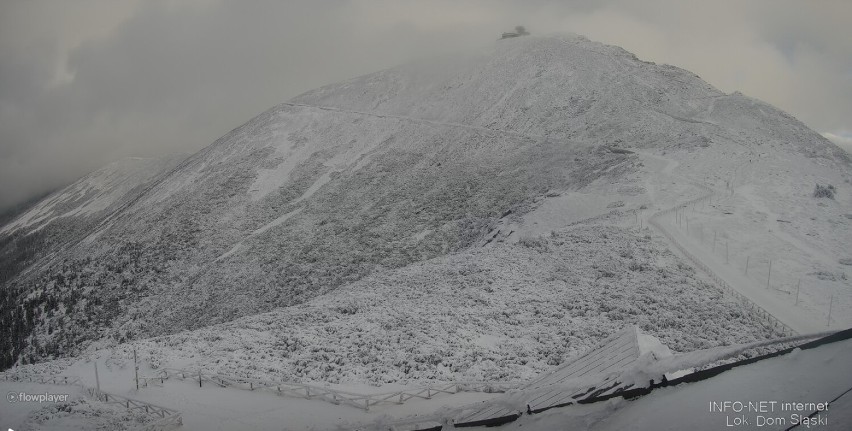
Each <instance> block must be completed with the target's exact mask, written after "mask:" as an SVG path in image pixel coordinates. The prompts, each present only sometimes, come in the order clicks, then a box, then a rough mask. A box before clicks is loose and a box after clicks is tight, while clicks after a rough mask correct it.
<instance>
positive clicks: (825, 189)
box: [814, 184, 835, 199]
mask: <svg viewBox="0 0 852 431" xmlns="http://www.w3.org/2000/svg"><path fill="white" fill-rule="evenodd" d="M834 192H835V189H834V186H833V185H831V184H827V185H824V186H823V185H821V184H817V185H816V187H815V188H814V197H815V198H829V199H834Z"/></svg>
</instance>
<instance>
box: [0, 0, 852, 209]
mask: <svg viewBox="0 0 852 431" xmlns="http://www.w3.org/2000/svg"><path fill="white" fill-rule="evenodd" d="M850 18H852V2H850V1H848V0H838V1H829V0H818V1H779V0H762V1H758V0H753V1H747V2H743V1H718V0H714V1H703V2H694V3H693V2H687V1H676V0H672V1H657V0H650V1H649V0H644V1H641V2H637V1H626V0H625V1H618V0H613V1H592V0H582V1H573V2H571V1H565V0H552V1H547V0H526V1H515V2H512V1H476V0H472V1H450V0H446V1H442V0H437V1H436V0H429V1H425V0H424V1H371V0H364V1H354V0H353V1H346V0H328V1H316V0H315V1H303V2H302V1H290V0H287V1H262V0H248V1H236V0H234V1H214V0H211V1H206V0H205V1H202V0H180V1H177V0H172V1H158V0H144V1H133V0H128V1H120V0H102V1H101V0H43V1H42V0H20V1H18V0H3V1H2V2H0V209H3V208H7V207H8V206H10V205H12V204H14V203H16V202H20V201H21V200H23V199H26V198H27V197H30V196H32V195H34V194H36V193H39V192H43V191H45V190H48V189H50V188H53V187H57V186H60V185H63V184H66V183H68V182H70V181H72V180H74V179H76V178H77V177H80V176H82V175H84V174H85V173H87V172H89V171H92V170H94V169H97V168H98V167H99V166H101V165H103V164H106V163H108V162H110V161H112V160H115V159H118V158H121V157H125V156H157V155H162V154H169V153H181V152H183V153H187V152H194V151H196V150H198V149H200V148H201V147H203V146H204V145H207V144H209V143H211V142H212V141H214V140H215V139H216V138H218V137H219V136H221V135H223V134H224V133H226V132H227V131H229V130H230V129H232V128H234V127H236V126H238V125H240V124H241V123H243V122H245V121H246V120H248V119H250V118H251V117H253V116H254V115H256V114H258V113H260V112H262V111H264V110H266V109H267V108H269V107H271V106H273V105H275V104H277V103H279V102H282V101H284V100H287V99H289V98H291V97H293V96H295V95H297V94H299V93H302V92H304V91H307V90H309V89H312V88H315V87H317V86H320V85H323V84H328V83H332V82H336V81H340V80H342V79H346V78H349V77H352V76H356V75H360V74H364V73H368V72H372V71H375V70H380V69H383V68H386V67H390V66H393V65H396V64H399V63H404V62H407V61H410V60H412V59H415V58H418V57H422V56H429V55H434V54H439V53H441V52H443V51H445V50H448V49H453V50H457V49H465V48H469V47H477V46H482V45H485V44H488V43H492V42H493V41H494V39H495V38H496V37H497V36H498V35H499V34H500V32H502V31H506V30H509V29H511V28H512V27H514V26H515V25H516V24H523V25H525V26H526V27H527V28H528V29H529V30H530V31H532V32H533V33H543V32H554V31H568V32H574V33H579V34H583V35H586V36H587V37H589V38H590V39H592V40H597V41H601V42H605V43H610V44H615V45H619V46H622V47H624V48H625V49H627V50H628V51H632V52H633V53H635V54H636V55H637V56H639V58H641V59H643V60H649V61H655V62H658V63H669V64H673V65H676V66H680V67H683V68H685V69H688V70H691V71H693V72H695V73H697V74H698V75H700V76H701V77H702V78H704V79H705V80H707V81H708V82H710V83H711V84H713V85H715V86H716V87H718V88H720V89H721V90H723V91H726V92H732V91H735V90H739V91H742V92H743V93H745V94H747V95H750V96H753V97H757V98H760V99H762V100H765V101H767V102H769V103H772V104H774V105H775V106H778V107H780V108H781V109H783V110H785V111H787V112H789V113H791V114H792V115H794V116H796V117H797V118H799V119H800V120H802V121H804V122H805V123H806V124H807V125H808V126H810V127H811V128H813V129H814V130H816V131H818V132H820V133H823V134H825V135H826V136H828V137H830V138H831V139H833V140H835V142H838V143H845V144H846V145H848V147H847V148H852V25H850V22H849V21H850Z"/></svg>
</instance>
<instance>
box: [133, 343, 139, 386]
mask: <svg viewBox="0 0 852 431" xmlns="http://www.w3.org/2000/svg"><path fill="white" fill-rule="evenodd" d="M133 373H134V374H135V376H136V390H137V391H138V390H139V363H138V362H137V361H136V349H133Z"/></svg>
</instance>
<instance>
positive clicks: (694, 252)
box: [634, 150, 824, 334]
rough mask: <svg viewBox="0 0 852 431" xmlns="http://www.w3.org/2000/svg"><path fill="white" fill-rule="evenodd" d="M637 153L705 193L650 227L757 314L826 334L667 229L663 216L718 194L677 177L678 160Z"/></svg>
mask: <svg viewBox="0 0 852 431" xmlns="http://www.w3.org/2000/svg"><path fill="white" fill-rule="evenodd" d="M634 151H635V152H636V153H637V154H638V155H640V156H642V157H645V158H651V159H655V160H658V161H662V162H665V163H666V164H665V167H664V168H662V169H660V170H659V171H658V172H657V174H658V175H660V176H661V177H662V178H666V177H668V178H669V179H670V180H677V181H681V182H683V183H687V184H692V185H693V186H694V187H696V188H697V189H699V190H702V191H703V192H704V193H701V194H700V195H699V196H698V197H696V198H694V199H691V200H688V201H686V202H682V203H679V204H677V205H675V206H673V207H672V208H669V209H666V210H662V211H658V212H656V213H654V214H653V215H652V216H651V217H650V218H649V220H648V221H649V223H648V224H650V225H651V226H653V227H654V228H655V229H656V230H657V231H659V232H660V233H661V234H662V235H663V236H664V237H665V238H666V239H667V240H668V241H669V242H670V243H671V245H672V246H673V248H675V249H678V250H680V251H681V252H682V254H684V255H685V256H686V257H687V258H688V259H689V260H692V261H693V263H695V264H696V266H698V267H699V268H701V269H702V270H704V271H705V272H707V274H708V275H709V276H710V277H711V278H713V279H715V280H716V281H718V282H720V284H722V285H723V287H727V288H729V289H731V290H732V292H733V293H734V294H735V296H742V297H744V298H745V300H746V301H747V302H749V303H750V304H749V305H752V306H756V307H757V308H758V309H757V310H756V311H757V312H758V313H759V314H761V313H762V315H763V316H764V317H766V318H768V320H770V321H773V320H777V321H778V322H779V323H780V324H781V325H782V326H783V327H786V328H784V329H787V330H788V331H789V332H795V333H799V334H806V333H815V332H818V331H821V330H824V328H823V327H822V326H820V325H819V324H818V322H815V321H814V320H813V319H811V318H809V317H808V316H807V315H805V313H802V312H799V311H797V310H796V309H795V308H793V306H792V304H789V303H788V302H789V301H784V300H783V299H782V298H779V297H778V296H776V295H774V294H773V292H772V291H771V290H769V289H767V288H764V287H758V286H755V285H754V282H753V281H752V280H751V279H749V278H747V277H745V276H744V275H743V274H741V273H740V272H739V271H738V270H737V269H736V268H734V267H732V266H730V265H726V264H725V263H724V261H722V260H720V259H719V258H717V257H716V256H715V255H714V254H713V253H709V252H708V251H707V250H705V249H703V248H701V247H697V246H696V244H695V243H694V242H693V241H690V240H688V237H687V236H685V235H684V233H683V232H682V231H681V230H679V229H672V230H669V229H667V228H666V227H665V226H666V224H665V223H663V222H661V221H660V220H659V219H660V217H661V216H662V215H665V214H669V213H671V212H673V211H678V210H679V209H682V208H686V207H688V206H689V205H691V204H693V203H696V202H700V201H702V200H705V199H712V197H713V196H714V195H716V191H715V190H714V189H712V188H710V187H708V186H705V185H703V184H696V183H693V182H691V181H689V180H688V179H686V178H683V177H681V176H679V175H676V174H674V169H675V168H677V166H678V165H679V162H678V161H677V160H674V159H672V158H669V157H664V156H661V155H657V154H652V153H648V152H645V151H641V150H634ZM654 200H655V202H657V201H658V200H657V199H654ZM785 332H787V331H785Z"/></svg>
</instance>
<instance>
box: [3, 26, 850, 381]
mask: <svg viewBox="0 0 852 431" xmlns="http://www.w3.org/2000/svg"><path fill="white" fill-rule="evenodd" d="M639 150H647V151H652V152H668V153H670V154H671V153H677V154H684V155H691V156H689V157H694V156H695V155H696V154H701V153H702V152H704V151H711V150H713V151H719V152H720V153H719V154H721V152H724V153H725V154H728V155H729V156H730V155H733V154H739V155H742V156H743V157H748V155H754V156H755V157H757V156H758V155H760V154H772V157H776V155H778V154H783V155H784V158H785V160H788V159H789V158H795V160H809V161H811V162H813V163H818V164H820V165H821V166H824V167H825V169H827V170H830V171H836V172H843V171H844V169H846V171H845V172H848V167H849V166H850V165H849V163H850V162H849V157H848V155H847V154H846V153H844V152H843V151H842V150H840V149H838V148H837V147H836V146H834V145H832V144H831V143H829V142H828V141H827V140H825V139H824V138H823V137H821V136H820V135H819V134H817V133H815V132H813V131H811V130H809V129H808V128H807V127H806V126H804V125H803V124H801V123H800V122H798V121H797V120H795V119H794V118H792V117H790V116H789V115H787V114H784V113H783V112H781V111H779V110H777V109H775V108H772V107H771V106H769V105H767V104H765V103H762V102H760V101H757V100H754V99H750V98H748V97H745V96H743V95H741V94H738V93H734V94H724V93H722V92H720V91H719V90H717V89H715V88H713V87H712V86H710V85H709V84H707V83H706V82H704V81H702V80H701V79H700V78H699V77H698V76H696V75H695V74H692V73H690V72H687V71H685V70H682V69H679V68H676V67H673V66H667V65H656V64H653V63H648V62H644V61H641V60H639V59H637V58H636V57H635V56H634V55H632V54H630V53H628V52H626V51H624V50H623V49H621V48H618V47H613V46H607V45H603V44H600V43H596V42H591V41H589V40H587V39H585V38H583V37H580V36H554V37H537V36H527V37H519V38H509V39H505V40H500V41H497V42H495V43H494V45H493V46H492V47H490V48H489V49H487V50H485V51H478V52H474V53H465V54H464V55H455V56H448V57H442V58H438V59H431V60H429V61H422V62H418V63H414V64H408V65H404V66H400V67H396V68H393V69H389V70H384V71H381V72H377V73H373V74H369V75H365V76H361V77H358V78H354V79H351V80H348V81H345V82H342V83H339V84H333V85H329V86H325V87H322V88H319V89H316V90H313V91H310V92H307V93H305V94H302V95H300V96H298V97H296V98H294V99H292V100H290V101H289V102H286V103H282V104H280V105H278V106H276V107H274V108H272V109H270V110H268V111H266V112H264V113H262V114H260V115H258V116H257V117H255V118H253V119H251V120H249V121H248V122H246V123H245V124H243V125H242V126H240V127H238V128H236V129H234V130H232V131H231V132H229V133H228V134H226V135H225V136H223V137H222V138H220V139H219V140H217V141H216V142H214V143H213V144H211V145H210V146H208V147H206V148H205V149H203V150H201V151H199V152H198V153H196V154H194V155H192V156H190V157H189V158H187V159H186V160H184V161H182V162H181V163H180V164H177V165H176V166H173V167H172V166H169V167H168V168H166V169H162V170H160V171H158V172H159V173H158V174H157V175H141V176H138V177H133V178H130V179H128V180H127V181H136V183H137V185H138V187H131V186H130V185H129V184H125V185H122V186H121V187H120V188H116V189H115V190H118V191H120V192H121V193H125V191H126V190H133V191H135V192H134V194H133V196H132V198H128V199H123V200H121V201H120V202H121V204H120V205H119V206H116V207H111V208H112V210H110V211H108V214H107V213H105V214H107V215H104V216H103V217H102V218H100V219H98V220H97V221H96V222H94V223H89V224H86V225H85V226H84V227H82V228H80V229H83V231H82V233H81V234H79V235H74V236H72V237H68V238H66V237H62V239H61V240H59V239H57V238H59V237H58V235H59V234H58V233H56V231H50V230H49V229H48V230H47V231H46V232H52V233H49V234H47V235H46V236H45V237H43V238H40V239H38V244H39V245H40V246H41V247H42V250H41V251H40V252H39V253H37V254H34V255H26V256H17V255H15V256H11V255H10V258H9V260H8V261H5V260H4V265H7V264H6V263H5V262H13V261H14V262H24V263H25V264H22V265H17V266H10V267H9V268H8V269H7V274H8V276H7V277H6V281H4V286H3V289H2V294H3V297H2V304H0V307H2V325H0V327H2V328H3V329H2V331H3V332H2V334H0V339H2V340H4V342H5V343H6V344H5V345H4V346H3V347H4V349H3V351H4V352H9V353H8V354H7V356H6V357H5V358H3V363H2V365H3V366H4V367H7V366H10V365H12V364H14V363H16V362H19V361H33V360H38V359H40V358H45V357H51V356H57V355H69V354H73V353H74V352H77V351H79V350H80V349H82V348H85V347H86V346H88V345H90V344H91V343H92V342H94V341H98V340H102V341H109V340H114V341H124V340H129V339H137V338H140V337H148V336H155V335H162V334H170V333H176V332H180V331H182V330H186V329H195V328H199V327H204V326H208V325H211V324H215V323H220V322H226V321H231V320H234V319H236V318H239V317H242V316H248V315H253V314H257V313H260V312H265V311H269V310H272V309H273V308H276V307H283V306H292V305H297V304H301V303H303V302H305V301H307V300H309V299H311V298H314V297H317V296H319V295H323V294H325V293H327V292H330V291H333V290H335V289H337V288H339V287H341V286H344V285H347V284H350V283H352V282H355V281H357V280H360V279H362V278H364V277H365V276H367V275H369V274H372V273H377V272H381V271H384V270H385V269H387V268H398V267H403V266H407V265H410V264H412V263H414V262H419V261H425V260H428V259H430V258H434V257H438V256H442V255H446V254H449V253H453V252H457V251H461V250H464V249H468V248H471V247H477V246H485V245H488V246H491V245H493V244H495V243H499V242H500V241H509V242H511V241H516V240H518V239H519V234H518V232H519V231H518V229H523V228H524V226H525V220H526V221H529V220H530V219H529V218H528V216H529V215H531V214H536V213H537V212H538V213H540V212H541V211H544V210H546V209H547V208H548V207H547V206H546V205H547V202H548V199H549V198H555V197H560V196H561V197H564V198H565V199H564V200H563V201H562V205H563V208H564V207H576V206H582V205H584V202H585V201H583V200H574V201H572V200H571V199H572V196H579V195H580V194H583V196H587V197H588V196H594V195H595V194H604V193H614V194H618V193H622V194H623V193H626V194H628V195H630V196H633V197H634V198H635V199H633V201H631V202H633V203H635V208H630V209H637V208H639V206H640V204H642V203H643V202H645V203H650V200H649V197H650V196H651V195H652V194H653V192H654V190H649V188H648V187H645V182H644V181H645V179H646V178H647V169H646V167H645V166H644V164H643V163H642V161H641V160H640V158H639V157H638V156H637V154H636V153H635V152H634V151H639ZM707 154H709V153H707ZM714 154H716V153H714ZM685 157H686V156H685ZM734 159H735V157H729V158H726V159H719V161H718V163H716V164H715V165H714V164H713V163H707V164H705V165H702V167H700V168H694V169H693V171H692V172H690V175H693V176H694V177H695V178H701V176H706V175H707V174H708V173H709V172H715V171H719V170H724V169H728V168H730V167H731V166H733V163H735V161H736V162H739V161H741V159H738V160H734ZM790 160H792V159H790ZM838 175H840V174H838ZM75 187H79V185H72V186H70V188H69V189H66V190H65V191H62V192H60V193H62V194H61V195H60V196H66V195H69V193H71V192H72V191H73V190H75ZM613 187H615V188H616V190H615V191H613ZM811 187H812V186H811ZM137 192H138V193H137ZM81 193H83V192H81ZM75 196H78V197H76V198H75V199H79V200H80V201H79V202H77V201H75V202H77V203H75V208H78V209H79V210H78V212H85V211H88V209H90V208H101V207H103V205H100V204H99V202H101V201H99V200H98V199H101V198H100V197H102V196H103V194H97V193H95V194H91V193H88V194H87V193H83V194H80V195H75ZM637 196H638V197H637ZM50 199H54V200H55V198H51V197H48V198H47V200H46V201H44V202H41V203H39V204H37V205H36V206H35V207H34V209H33V210H32V211H30V212H28V213H25V214H24V215H23V216H21V217H20V218H18V219H15V220H12V221H11V222H10V223H9V224H8V225H6V226H4V227H2V229H0V241H5V243H9V241H12V240H13V239H14V238H18V237H19V236H20V235H26V234H27V233H28V232H29V230H28V229H30V228H31V227H32V226H33V224H32V222H31V221H32V220H39V221H40V224H39V226H47V227H49V226H50V224H51V223H57V221H55V220H54V219H52V218H49V217H48V214H47V213H39V211H43V210H44V211H46V210H45V208H49V207H50ZM642 199H645V201H643V200H642ZM615 207H617V206H614V207H613V208H615ZM625 209H627V208H625ZM560 211H561V213H564V211H562V210H560ZM607 211H609V210H608V209H607V210H606V211H602V212H600V213H601V214H603V213H606V212H607ZM588 215H589V216H592V215H595V214H588ZM525 217H526V218H525ZM56 220H61V218H58V219H56ZM560 220H562V219H560ZM560 223H561V222H560ZM513 226H515V227H517V229H515V228H513ZM526 226H527V227H529V223H527V224H526ZM560 226H561V225H559V224H557V225H556V226H554V227H560ZM10 253H14V251H12V252H10ZM21 310H23V311H21Z"/></svg>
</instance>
